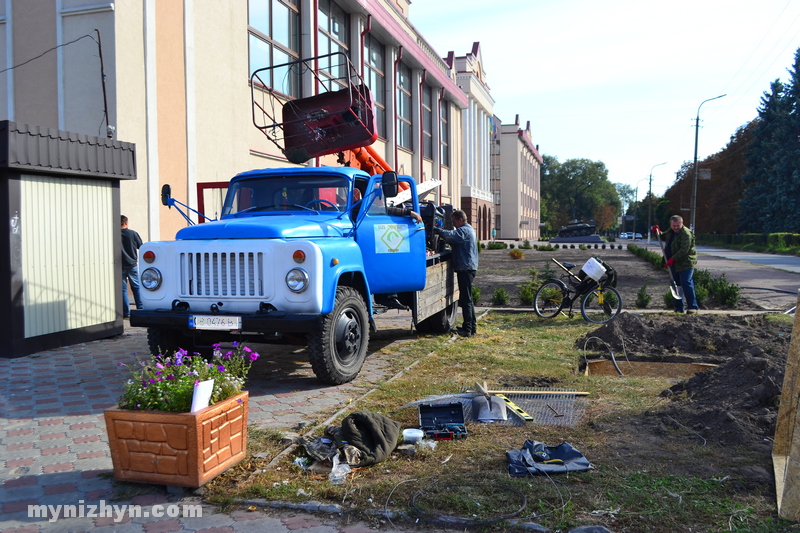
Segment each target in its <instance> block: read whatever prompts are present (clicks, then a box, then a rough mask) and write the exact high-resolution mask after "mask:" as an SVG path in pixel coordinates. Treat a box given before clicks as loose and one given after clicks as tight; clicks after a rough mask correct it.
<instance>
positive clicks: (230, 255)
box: [180, 252, 264, 297]
mask: <svg viewBox="0 0 800 533" xmlns="http://www.w3.org/2000/svg"><path fill="white" fill-rule="evenodd" d="M180 262H181V296H229V297H230V296H242V297H250V296H252V297H263V296H264V279H263V276H264V254H263V253H261V252H197V253H186V252H184V253H182V254H181V255H180Z"/></svg>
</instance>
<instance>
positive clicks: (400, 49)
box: [392, 46, 403, 171]
mask: <svg viewBox="0 0 800 533" xmlns="http://www.w3.org/2000/svg"><path fill="white" fill-rule="evenodd" d="M402 59H403V47H402V46H398V47H397V59H395V60H394V87H393V88H392V90H393V92H394V125H393V128H392V131H394V169H395V171H397V170H399V165H398V164H397V161H398V159H399V158H400V150H399V148H398V144H397V107H398V106H397V66H398V65H399V64H400V61H401V60H402Z"/></svg>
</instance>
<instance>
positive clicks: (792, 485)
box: [772, 292, 800, 520]
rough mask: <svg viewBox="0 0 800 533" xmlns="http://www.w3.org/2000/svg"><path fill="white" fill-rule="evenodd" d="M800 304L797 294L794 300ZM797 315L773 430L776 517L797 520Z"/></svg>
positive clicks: (799, 512)
mask: <svg viewBox="0 0 800 533" xmlns="http://www.w3.org/2000/svg"><path fill="white" fill-rule="evenodd" d="M797 302H798V305H800V292H799V293H798V298H797ZM798 394H800V313H798V312H797V311H795V314H794V326H793V328H792V342H791V344H790V345H789V355H788V357H787V358H786V371H785V372H784V377H783V387H782V388H781V406H780V408H779V409H778V423H777V425H776V427H775V444H774V445H773V447H772V465H773V468H774V470H775V490H776V493H777V496H778V516H780V517H781V518H785V519H787V520H800V413H798V410H797V404H798V400H800V398H798Z"/></svg>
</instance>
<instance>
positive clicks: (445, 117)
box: [439, 101, 450, 166]
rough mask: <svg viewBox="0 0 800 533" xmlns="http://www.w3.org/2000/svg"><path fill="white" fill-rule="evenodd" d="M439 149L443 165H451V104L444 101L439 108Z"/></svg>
mask: <svg viewBox="0 0 800 533" xmlns="http://www.w3.org/2000/svg"><path fill="white" fill-rule="evenodd" d="M439 149H440V150H441V154H440V157H441V163H442V165H444V166H449V165H450V104H448V103H447V102H445V101H442V105H441V106H440V107H439Z"/></svg>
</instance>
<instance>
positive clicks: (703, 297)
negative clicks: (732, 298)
mask: <svg viewBox="0 0 800 533" xmlns="http://www.w3.org/2000/svg"><path fill="white" fill-rule="evenodd" d="M736 288H737V290H738V288H739V287H736ZM694 296H695V298H697V306H698V307H705V306H706V301H708V289H706V288H705V287H697V286H695V288H694Z"/></svg>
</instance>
